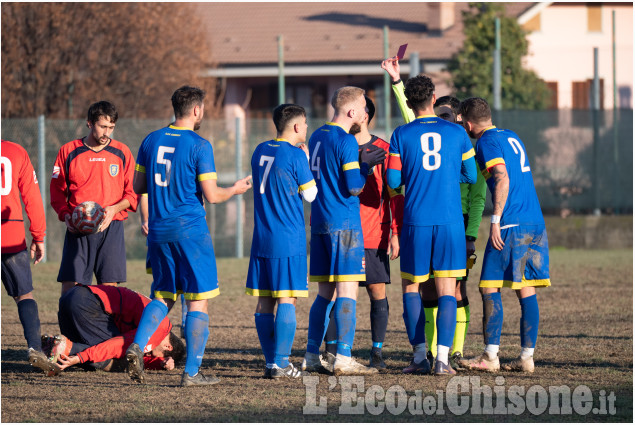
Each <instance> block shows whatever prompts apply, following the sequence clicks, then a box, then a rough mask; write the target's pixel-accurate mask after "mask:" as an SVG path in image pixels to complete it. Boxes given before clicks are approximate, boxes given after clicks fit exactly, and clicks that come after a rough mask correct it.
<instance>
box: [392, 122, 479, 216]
mask: <svg viewBox="0 0 635 425" xmlns="http://www.w3.org/2000/svg"><path fill="white" fill-rule="evenodd" d="M389 153H390V155H391V156H393V157H394V156H398V157H399V159H400V160H401V175H402V181H403V184H404V185H405V203H404V217H403V222H404V224H408V225H411V226H433V225H441V224H449V223H456V222H459V221H460V222H462V221H463V209H462V205H461V187H460V184H459V181H460V179H461V163H462V162H463V161H464V160H466V159H469V158H472V157H473V156H474V148H473V147H472V143H471V142H470V139H469V137H468V136H467V133H466V132H465V130H464V129H463V128H462V127H460V126H459V125H457V124H454V123H451V122H448V121H444V120H442V119H440V118H438V117H437V116H436V115H425V116H422V117H417V119H416V120H414V121H412V122H411V123H409V124H405V125H402V126H400V127H398V128H397V129H396V130H395V131H394V132H393V134H392V137H391V139H390V151H389ZM391 159H392V158H391ZM472 161H473V160H472Z"/></svg>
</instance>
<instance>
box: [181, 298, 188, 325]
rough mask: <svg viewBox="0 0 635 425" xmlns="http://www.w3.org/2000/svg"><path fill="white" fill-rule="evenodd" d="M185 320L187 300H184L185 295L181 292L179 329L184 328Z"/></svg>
mask: <svg viewBox="0 0 635 425" xmlns="http://www.w3.org/2000/svg"><path fill="white" fill-rule="evenodd" d="M186 320H187V301H185V295H183V294H181V329H185V321H186Z"/></svg>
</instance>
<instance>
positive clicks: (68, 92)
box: [2, 3, 215, 118]
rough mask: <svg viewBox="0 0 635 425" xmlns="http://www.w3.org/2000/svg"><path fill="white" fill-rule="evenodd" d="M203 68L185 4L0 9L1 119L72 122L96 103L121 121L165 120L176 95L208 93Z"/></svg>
mask: <svg viewBox="0 0 635 425" xmlns="http://www.w3.org/2000/svg"><path fill="white" fill-rule="evenodd" d="M210 65H211V56H210V46H209V43H208V41H207V38H206V36H205V34H204V32H203V31H202V27H201V22H200V21H199V20H198V19H197V17H196V15H195V12H194V10H193V8H192V7H191V6H190V5H187V4H183V3H181V4H179V3H3V4H2V116H3V117H34V116H36V115H39V114H45V115H47V116H49V117H55V118H78V117H83V114H84V113H85V111H86V108H87V107H88V105H89V104H90V103H92V102H94V101H97V100H101V99H108V100H110V101H112V102H114V103H115V104H116V105H117V107H118V109H119V110H120V114H121V116H125V117H138V118H144V117H160V118H164V117H169V116H170V115H171V114H172V110H171V105H170V104H169V101H167V102H166V100H167V99H169V98H170V96H171V94H172V93H173V91H174V90H175V89H176V88H178V87H179V86H181V85H183V84H197V85H199V86H202V87H204V88H206V89H208V91H209V89H210V88H212V87H213V84H214V81H212V80H211V79H209V78H207V79H204V78H201V72H202V71H203V69H204V68H205V67H207V66H210ZM210 100H211V101H210V102H209V105H208V108H209V109H212V108H211V107H213V105H214V104H215V103H214V102H213V99H210ZM71 102H72V103H71ZM71 106H72V107H71ZM71 109H72V113H71V112H70V111H71ZM210 112H212V113H213V111H210Z"/></svg>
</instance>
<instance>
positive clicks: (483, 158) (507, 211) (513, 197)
mask: <svg viewBox="0 0 635 425" xmlns="http://www.w3.org/2000/svg"><path fill="white" fill-rule="evenodd" d="M476 161H477V162H478V165H479V168H480V169H481V170H482V173H483V176H484V177H485V181H486V182H487V186H488V187H489V189H490V192H492V193H494V186H495V184H496V182H495V181H494V179H493V178H492V177H491V175H490V172H489V171H490V170H491V168H492V167H494V166H495V165H498V164H504V165H505V168H506V169H507V175H508V176H509V193H508V195H507V201H506V202H505V208H504V209H503V215H502V216H501V227H505V226H509V225H516V224H522V225H531V224H542V225H544V224H545V221H544V218H543V217H542V211H541V209H540V203H539V202H538V195H537V194H536V188H535V187H534V179H533V176H532V175H531V168H530V167H529V160H528V159H527V151H526V149H525V145H524V144H523V142H522V141H521V140H520V137H518V135H517V134H516V133H514V132H513V131H511V130H503V129H499V128H496V127H494V126H492V127H490V128H489V129H487V130H485V131H484V132H483V135H482V136H481V138H480V139H478V141H477V142H476Z"/></svg>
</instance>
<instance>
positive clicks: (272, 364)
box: [265, 363, 277, 369]
mask: <svg viewBox="0 0 635 425" xmlns="http://www.w3.org/2000/svg"><path fill="white" fill-rule="evenodd" d="M274 366H277V365H276V364H275V363H267V365H266V366H265V367H266V368H267V369H271V368H272V367H274Z"/></svg>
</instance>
